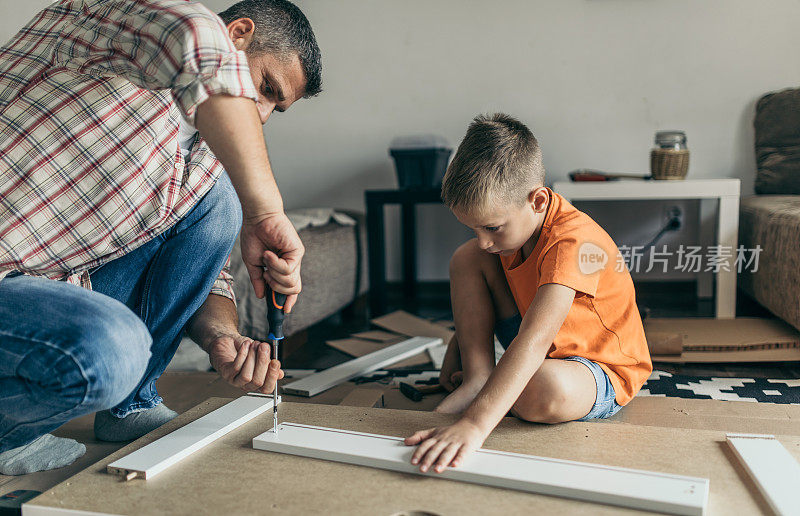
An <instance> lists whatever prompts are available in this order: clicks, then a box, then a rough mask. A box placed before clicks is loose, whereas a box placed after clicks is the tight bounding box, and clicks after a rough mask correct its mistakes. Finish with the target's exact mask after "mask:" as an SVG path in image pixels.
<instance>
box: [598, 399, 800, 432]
mask: <svg viewBox="0 0 800 516" xmlns="http://www.w3.org/2000/svg"><path fill="white" fill-rule="evenodd" d="M598 422H602V423H629V424H635V425H643V426H659V427H667V428H691V429H697V430H720V431H724V432H738V433H770V434H781V435H795V436H800V405H781V404H777V403H749V402H746V401H720V400H698V399H682V398H665V397H659V396H637V397H635V398H634V399H632V400H631V401H630V403H628V404H627V405H626V406H625V407H623V408H622V410H620V411H619V412H617V413H616V414H615V415H613V416H612V417H610V418H609V419H604V420H599V421H598Z"/></svg>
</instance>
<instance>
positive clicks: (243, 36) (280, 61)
mask: <svg viewBox="0 0 800 516" xmlns="http://www.w3.org/2000/svg"><path fill="white" fill-rule="evenodd" d="M254 31H255V25H254V23H253V20H251V19H250V18H239V19H237V20H234V21H232V22H231V23H229V24H228V35H229V36H230V37H231V41H233V44H234V46H235V47H236V49H237V50H244V51H245V52H246V54H247V64H248V66H249V67H250V76H251V77H252V78H253V84H255V86H256V89H257V90H258V102H257V104H256V105H257V107H258V116H259V118H260V119H261V123H262V124H266V123H267V119H268V118H269V115H271V114H272V112H273V111H278V112H281V113H282V112H284V111H286V110H287V109H289V106H291V105H292V104H294V103H295V101H297V100H298V99H301V98H303V95H304V94H305V91H306V76H305V72H303V66H302V65H301V64H300V58H299V57H298V56H297V54H292V55H291V56H289V57H285V58H282V57H279V56H275V55H273V54H265V53H261V54H251V53H249V52H247V47H248V46H249V45H250V42H251V41H252V39H253V33H254Z"/></svg>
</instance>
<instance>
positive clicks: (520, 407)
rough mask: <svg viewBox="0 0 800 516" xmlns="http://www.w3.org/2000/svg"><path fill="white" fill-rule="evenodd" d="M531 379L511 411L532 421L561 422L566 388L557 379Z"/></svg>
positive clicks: (563, 419)
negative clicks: (561, 386)
mask: <svg viewBox="0 0 800 516" xmlns="http://www.w3.org/2000/svg"><path fill="white" fill-rule="evenodd" d="M538 380H539V381H536V380H533V381H531V382H530V383H529V384H528V386H527V387H526V388H525V390H524V391H522V394H521V395H520V397H519V398H518V399H517V401H516V402H515V403H514V406H513V407H512V408H511V413H512V414H514V415H515V416H516V417H518V418H520V419H524V420H525V421H531V422H533V423H549V424H553V423H562V422H564V421H566V419H565V418H564V407H565V406H566V405H567V402H568V401H569V400H568V399H567V392H566V390H564V389H562V388H560V386H559V385H558V381H555V382H549V381H542V380H547V379H542V378H540V379H538Z"/></svg>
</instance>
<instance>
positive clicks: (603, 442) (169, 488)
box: [33, 398, 800, 515]
mask: <svg viewBox="0 0 800 516" xmlns="http://www.w3.org/2000/svg"><path fill="white" fill-rule="evenodd" d="M227 401H229V400H224V399H216V398H215V399H211V400H208V401H207V402H205V403H203V404H201V405H199V406H198V407H196V408H194V409H192V410H190V411H189V412H187V413H185V414H182V415H180V416H179V417H177V418H176V419H174V420H173V421H171V422H170V423H168V424H167V425H165V426H164V427H162V428H160V429H158V430H156V431H154V432H152V433H151V434H149V435H147V436H145V437H143V438H142V439H139V440H138V441H136V442H134V443H132V444H130V445H128V446H126V447H125V448H123V449H122V450H120V451H119V452H117V453H114V454H112V455H111V456H110V457H107V458H106V459H103V460H102V461H100V462H99V463H97V464H95V465H93V466H92V467H90V468H88V469H86V470H84V471H82V472H81V473H79V474H78V475H76V476H74V477H72V478H70V479H68V480H67V481H66V482H63V483H61V484H59V485H58V486H56V487H55V488H53V489H50V490H48V491H47V492H46V493H44V494H43V495H41V496H40V497H38V498H36V499H35V500H34V502H33V503H34V504H35V505H40V506H45V507H58V508H60V509H80V510H84V511H95V512H107V513H116V514H130V513H136V514H187V515H188V514H193V515H194V514H219V513H226V514H246V513H247V514H255V513H263V512H265V510H269V511H270V512H281V513H286V514H318V513H324V514H352V515H358V514H369V515H375V514H381V515H391V514H397V513H400V512H403V511H412V510H420V511H428V512H431V513H434V514H489V513H491V514H530V512H531V510H532V509H531V508H532V507H533V508H535V510H536V511H537V512H543V513H553V514H609V515H610V514H619V509H618V508H615V507H606V506H600V505H593V504H586V503H581V502H575V501H570V500H564V499H559V498H554V497H549V496H540V495H532V494H526V493H518V492H513V491H508V490H502V489H498V488H491V487H483V486H474V485H465V484H460V483H457V482H451V481H447V480H441V479H436V478H420V477H416V476H412V475H404V474H399V473H393V472H389V471H381V470H376V469H372V468H367V467H361V466H352V465H346V464H337V463H333V462H327V461H320V460H314V459H306V458H302V457H292V456H288V455H282V454H273V453H265V452H261V451H257V450H253V449H252V448H250V441H251V440H252V438H253V437H254V436H256V435H258V434H260V433H262V432H264V431H265V430H266V429H268V428H269V427H270V426H271V424H272V421H271V418H272V416H271V415H263V416H259V417H258V418H256V419H254V420H253V421H251V422H249V423H247V424H245V425H243V426H242V427H240V428H239V429H237V430H235V431H233V432H231V433H230V434H228V435H227V436H225V437H223V438H221V439H219V440H218V441H216V442H215V443H213V444H212V445H210V446H208V447H206V448H205V449H203V450H202V451H200V452H198V453H197V454H195V455H192V456H191V457H189V458H187V459H186V460H185V461H183V462H181V463H180V464H177V465H175V466H173V467H172V468H171V469H170V470H168V471H165V472H164V473H163V474H162V475H161V476H159V477H158V478H157V479H154V480H153V481H152V482H148V481H142V480H134V481H131V482H128V483H122V482H120V481H119V480H118V479H117V478H116V477H113V476H111V475H108V474H107V473H104V472H103V470H104V469H105V466H106V464H108V463H109V462H111V461H113V460H115V459H116V458H117V457H119V456H122V455H125V454H127V453H129V452H130V451H132V450H134V449H136V448H138V447H140V446H143V445H144V444H146V443H148V442H151V441H153V440H155V439H156V438H158V437H161V436H163V435H165V434H167V433H169V432H170V431H172V430H174V429H175V428H177V427H179V426H181V425H183V424H186V423H187V422H188V421H191V420H193V419H196V418H198V417H200V416H201V415H203V414H206V413H208V412H210V411H211V410H213V409H214V408H217V407H219V406H221V405H222V404H223V403H226V402H227ZM280 419H281V420H282V421H283V420H292V421H302V422H304V423H306V424H310V425H318V426H329V427H335V428H342V429H349V430H356V431H361V432H371V433H379V434H386V435H397V436H405V435H410V434H411V433H412V432H414V431H416V430H418V429H420V428H430V427H433V426H439V425H442V424H445V423H447V422H449V421H453V420H454V418H453V417H450V416H446V415H442V414H435V413H427V412H413V411H397V410H389V409H372V408H358V407H344V406H335V407H332V406H323V405H315V404H310V403H304V404H300V403H289V402H286V403H284V404H283V405H282V407H281V412H280ZM778 439H779V440H780V441H781V442H782V443H783V444H784V446H786V448H787V449H788V450H790V453H792V455H793V456H795V457H796V458H798V457H800V437H797V436H778ZM724 441H725V432H724V431H717V430H694V429H686V428H677V429H676V428H659V427H652V426H639V425H631V424H626V423H615V424H604V423H591V422H574V423H566V424H562V425H534V424H528V423H524V422H521V421H518V420H515V419H511V418H506V419H504V420H503V422H502V423H501V424H500V425H499V427H498V428H497V429H495V431H494V432H493V433H492V435H490V436H489V438H488V439H487V440H486V443H485V444H484V446H485V447H487V448H491V449H498V450H505V451H511V452H519V453H528V454H533V455H540V456H549V457H555V458H560V459H568V460H579V461H585V462H594V463H599V464H608V465H612V466H621V467H628V468H640V469H647V470H651V471H663V472H666V473H676V474H682V475H691V476H698V477H707V478H709V479H710V480H711V486H712V489H711V495H710V500H709V513H710V514H758V513H765V512H766V511H767V507H766V505H765V504H764V502H763V499H762V498H761V497H760V494H759V493H758V492H757V491H756V489H755V487H754V486H753V485H752V484H751V483H750V481H749V479H748V478H747V476H746V475H744V474H743V472H742V471H741V469H740V466H739V465H738V464H737V463H736V462H735V461H733V460H731V459H732V457H731V454H730V451H729V450H728V449H727V447H725V446H724V445H723V443H724ZM274 471H280V472H282V473H281V474H280V475H273V474H270V473H269V472H274ZM345 479H346V481H344V480H345Z"/></svg>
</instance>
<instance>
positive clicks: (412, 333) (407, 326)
mask: <svg viewBox="0 0 800 516" xmlns="http://www.w3.org/2000/svg"><path fill="white" fill-rule="evenodd" d="M372 324H374V325H375V326H380V327H381V328H384V329H387V330H389V331H393V332H395V333H402V334H403V335H408V336H409V337H436V338H440V339H442V341H443V342H444V344H447V343H449V342H450V339H451V338H453V335H455V332H454V331H453V330H450V329H448V328H445V327H444V326H441V325H439V324H436V323H432V322H430V321H429V320H427V319H423V318H422V317H417V316H416V315H412V314H410V313H408V312H404V311H403V310H398V311H396V312H392V313H390V314H386V315H383V316H381V317H377V318H375V319H372Z"/></svg>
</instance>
